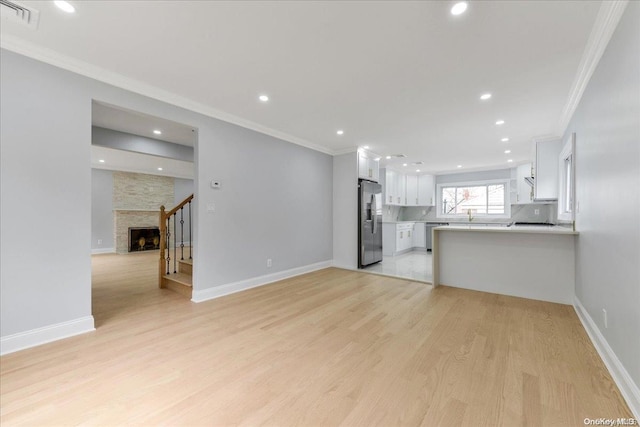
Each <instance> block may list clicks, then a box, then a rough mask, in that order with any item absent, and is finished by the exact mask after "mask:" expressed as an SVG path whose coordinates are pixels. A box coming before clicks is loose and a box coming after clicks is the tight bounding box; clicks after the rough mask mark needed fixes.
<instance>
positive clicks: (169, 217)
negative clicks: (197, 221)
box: [158, 194, 193, 287]
mask: <svg viewBox="0 0 640 427" xmlns="http://www.w3.org/2000/svg"><path fill="white" fill-rule="evenodd" d="M192 200H193V194H192V195H190V196H189V197H187V198H186V199H184V200H183V201H182V202H180V203H179V204H178V205H177V206H176V207H175V208H173V209H171V210H170V211H165V207H164V206H160V263H159V268H158V273H159V276H158V284H159V286H160V287H162V277H163V276H166V275H170V274H171V271H172V268H171V267H172V265H171V264H172V263H171V261H173V273H174V274H175V273H177V271H178V269H177V260H178V246H179V247H180V259H181V260H184V255H185V254H184V235H185V233H184V218H185V212H184V210H185V207H186V209H187V215H188V217H189V240H188V243H189V259H193V253H192V247H193V243H192V242H193V236H192V234H191V230H192V226H191V201H192ZM178 215H179V218H178ZM172 223H173V233H171V228H172V227H171V225H172ZM178 223H179V224H180V234H178V231H177V226H178ZM172 238H173V248H172V246H171V243H172ZM178 241H179V242H180V244H179V245H178ZM171 249H173V260H172V259H171Z"/></svg>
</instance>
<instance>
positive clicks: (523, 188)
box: [513, 163, 533, 205]
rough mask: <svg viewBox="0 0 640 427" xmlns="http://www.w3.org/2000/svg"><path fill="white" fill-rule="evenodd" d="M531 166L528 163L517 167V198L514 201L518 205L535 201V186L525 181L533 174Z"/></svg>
mask: <svg viewBox="0 0 640 427" xmlns="http://www.w3.org/2000/svg"><path fill="white" fill-rule="evenodd" d="M531 166H532V165H531V163H526V164H524V165H520V166H518V167H517V168H516V200H515V201H513V202H514V203H515V204H517V205H522V204H526V203H533V187H532V186H531V184H528V183H527V181H525V178H531V176H532V170H531Z"/></svg>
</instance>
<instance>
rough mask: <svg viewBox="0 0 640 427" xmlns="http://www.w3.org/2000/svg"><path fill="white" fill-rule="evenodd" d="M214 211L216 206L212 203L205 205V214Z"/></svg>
mask: <svg viewBox="0 0 640 427" xmlns="http://www.w3.org/2000/svg"><path fill="white" fill-rule="evenodd" d="M215 211H216V205H215V204H213V203H207V212H215Z"/></svg>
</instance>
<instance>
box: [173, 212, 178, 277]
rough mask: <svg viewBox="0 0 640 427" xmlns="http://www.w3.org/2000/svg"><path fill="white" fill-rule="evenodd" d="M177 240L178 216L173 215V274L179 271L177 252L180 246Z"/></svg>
mask: <svg viewBox="0 0 640 427" xmlns="http://www.w3.org/2000/svg"><path fill="white" fill-rule="evenodd" d="M176 240H177V238H176V214H175V213H174V214H173V272H174V273H177V272H178V270H177V269H176V259H177V258H178V255H177V254H176V250H177V248H178V244H177V242H176Z"/></svg>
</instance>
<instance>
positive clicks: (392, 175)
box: [384, 170, 398, 205]
mask: <svg viewBox="0 0 640 427" xmlns="http://www.w3.org/2000/svg"><path fill="white" fill-rule="evenodd" d="M384 178H385V183H384V204H385V205H397V204H398V203H397V197H398V196H397V195H396V190H397V189H398V184H397V182H396V181H397V180H398V173H397V172H394V171H390V170H387V171H386V172H385V176H384Z"/></svg>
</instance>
